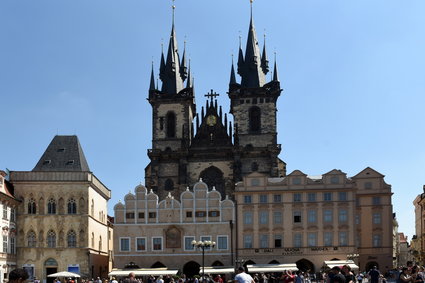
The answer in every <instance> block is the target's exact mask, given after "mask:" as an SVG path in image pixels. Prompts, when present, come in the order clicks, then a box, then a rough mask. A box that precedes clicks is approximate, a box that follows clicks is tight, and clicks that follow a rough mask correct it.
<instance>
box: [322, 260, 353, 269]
mask: <svg viewBox="0 0 425 283" xmlns="http://www.w3.org/2000/svg"><path fill="white" fill-rule="evenodd" d="M325 265H326V266H327V267H329V268H332V267H335V266H339V267H342V266H344V265H348V266H349V267H351V269H359V267H358V266H357V265H356V264H355V263H354V261H352V260H328V261H325Z"/></svg>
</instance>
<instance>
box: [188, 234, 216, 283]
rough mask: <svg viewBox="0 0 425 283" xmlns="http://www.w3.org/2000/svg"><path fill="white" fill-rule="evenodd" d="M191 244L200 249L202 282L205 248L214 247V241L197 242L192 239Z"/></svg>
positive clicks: (203, 277)
mask: <svg viewBox="0 0 425 283" xmlns="http://www.w3.org/2000/svg"><path fill="white" fill-rule="evenodd" d="M192 246H193V247H194V248H198V249H201V250H202V282H204V280H205V264H204V259H205V249H209V248H214V247H215V242H212V241H199V242H197V241H196V240H193V241H192Z"/></svg>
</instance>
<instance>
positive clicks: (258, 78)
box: [238, 0, 266, 87]
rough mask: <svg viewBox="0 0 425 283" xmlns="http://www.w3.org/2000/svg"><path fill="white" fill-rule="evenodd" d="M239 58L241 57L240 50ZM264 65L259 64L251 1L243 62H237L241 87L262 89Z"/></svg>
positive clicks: (259, 56) (259, 54)
mask: <svg viewBox="0 0 425 283" xmlns="http://www.w3.org/2000/svg"><path fill="white" fill-rule="evenodd" d="M239 57H241V50H240V53H239ZM264 63H265V62H264ZM264 63H262V62H261V53H260V48H259V47H258V40H257V34H256V32H255V27H254V20H253V16H252V0H251V19H250V22H249V30H248V39H247V42H246V49H245V60H243V62H242V61H241V60H238V67H239V68H238V73H239V74H240V75H241V77H242V81H241V85H242V87H262V86H263V85H264V84H265V80H266V78H265V72H264V68H265V64H264ZM240 65H241V66H240ZM263 66H264V67H263Z"/></svg>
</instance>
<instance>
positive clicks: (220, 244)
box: [217, 236, 228, 250]
mask: <svg viewBox="0 0 425 283" xmlns="http://www.w3.org/2000/svg"><path fill="white" fill-rule="evenodd" d="M227 239H228V237H227V236H217V249H219V250H227V249H228V246H227Z"/></svg>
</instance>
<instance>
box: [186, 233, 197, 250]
mask: <svg viewBox="0 0 425 283" xmlns="http://www.w3.org/2000/svg"><path fill="white" fill-rule="evenodd" d="M193 240H195V237H194V236H184V250H185V251H193V250H195V247H194V246H193V245H192V241H193Z"/></svg>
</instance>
